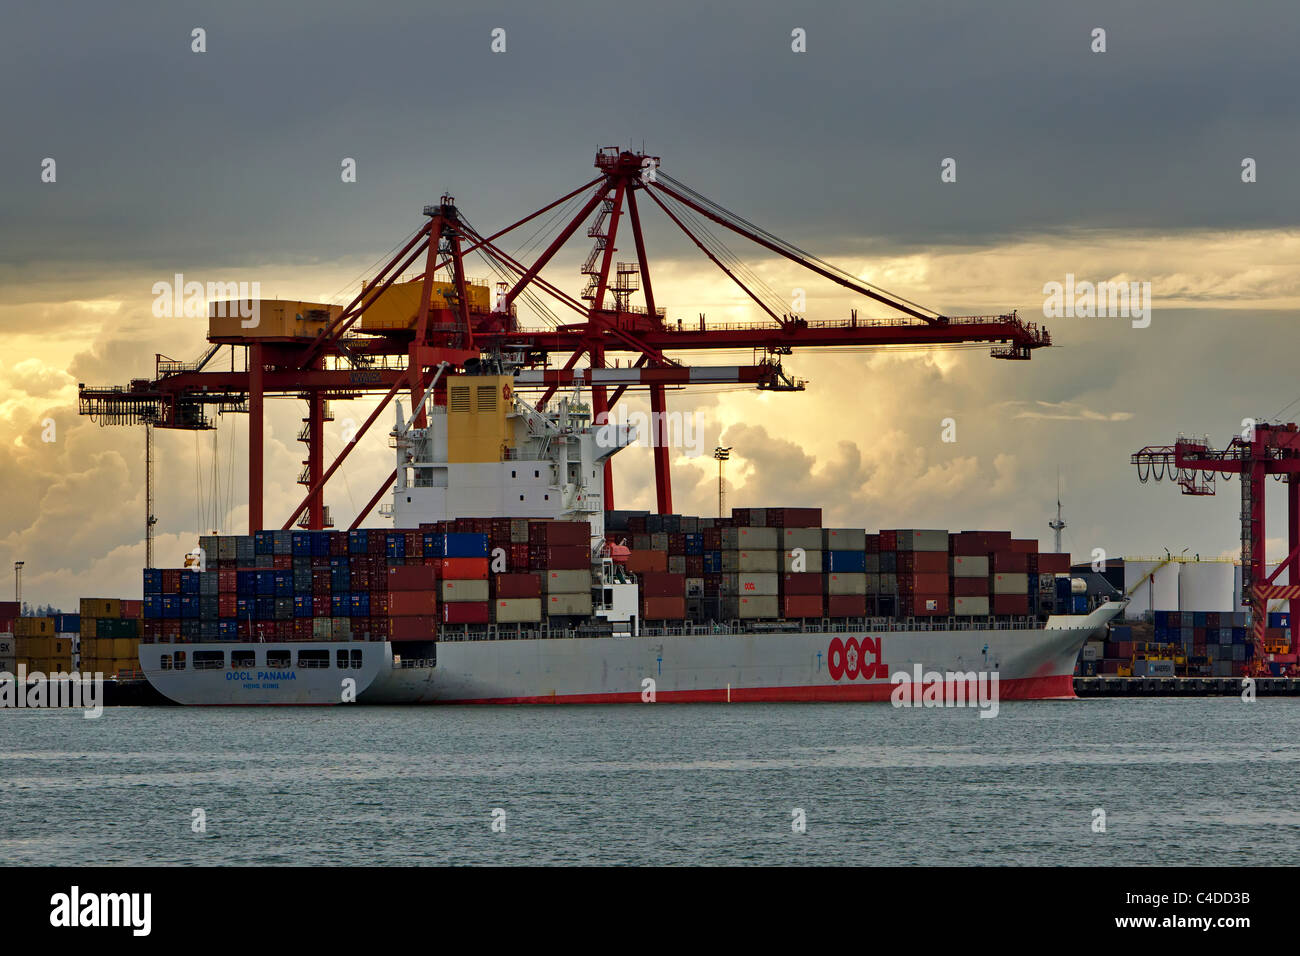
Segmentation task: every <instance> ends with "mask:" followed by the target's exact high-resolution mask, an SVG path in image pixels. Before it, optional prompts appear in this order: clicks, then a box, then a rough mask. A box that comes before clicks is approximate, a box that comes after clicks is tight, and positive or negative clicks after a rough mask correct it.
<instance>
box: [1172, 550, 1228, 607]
mask: <svg viewBox="0 0 1300 956" xmlns="http://www.w3.org/2000/svg"><path fill="white" fill-rule="evenodd" d="M1233 567H1234V565H1233V564H1231V563H1230V562H1228V561H1188V562H1186V563H1185V564H1183V566H1182V568H1181V570H1180V571H1179V572H1178V610H1180V611H1232V610H1234V608H1235V605H1234V603H1233V601H1234V599H1235V597H1236V593H1237V592H1236V588H1235V587H1234V580H1235V579H1234V575H1233V573H1232V572H1233Z"/></svg>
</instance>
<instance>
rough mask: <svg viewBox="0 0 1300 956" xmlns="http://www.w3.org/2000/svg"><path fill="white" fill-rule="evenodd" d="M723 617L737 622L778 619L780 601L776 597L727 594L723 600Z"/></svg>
mask: <svg viewBox="0 0 1300 956" xmlns="http://www.w3.org/2000/svg"><path fill="white" fill-rule="evenodd" d="M722 612H723V616H724V617H727V618H736V619H739V620H763V619H772V620H775V619H776V618H778V617H780V599H779V598H778V597H777V596H776V595H752V594H729V595H726V596H725V597H724V598H723V605H722Z"/></svg>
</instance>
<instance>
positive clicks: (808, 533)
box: [778, 528, 822, 551]
mask: <svg viewBox="0 0 1300 956" xmlns="http://www.w3.org/2000/svg"><path fill="white" fill-rule="evenodd" d="M778 530H780V531H782V532H783V533H782V535H781V545H780V546H781V547H782V548H785V550H787V551H789V550H790V549H791V548H803V549H804V550H805V551H820V550H821V549H822V529H821V528H782V529H778Z"/></svg>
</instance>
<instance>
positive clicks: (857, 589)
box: [826, 571, 880, 595]
mask: <svg viewBox="0 0 1300 956" xmlns="http://www.w3.org/2000/svg"><path fill="white" fill-rule="evenodd" d="M872 578H874V579H875V580H876V586H877V587H879V582H880V575H878V574H863V573H862V572H860V571H845V572H838V571H837V572H835V573H833V574H828V575H826V593H827V594H855V595H856V594H875V593H876V592H875V591H868V587H869V585H868V583H867V582H868V581H869V580H870V579H872Z"/></svg>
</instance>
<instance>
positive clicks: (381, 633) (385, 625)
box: [370, 617, 392, 641]
mask: <svg viewBox="0 0 1300 956" xmlns="http://www.w3.org/2000/svg"><path fill="white" fill-rule="evenodd" d="M391 622H392V618H388V617H372V618H370V639H371V640H372V641H386V640H388V634H389V628H390V625H391Z"/></svg>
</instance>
